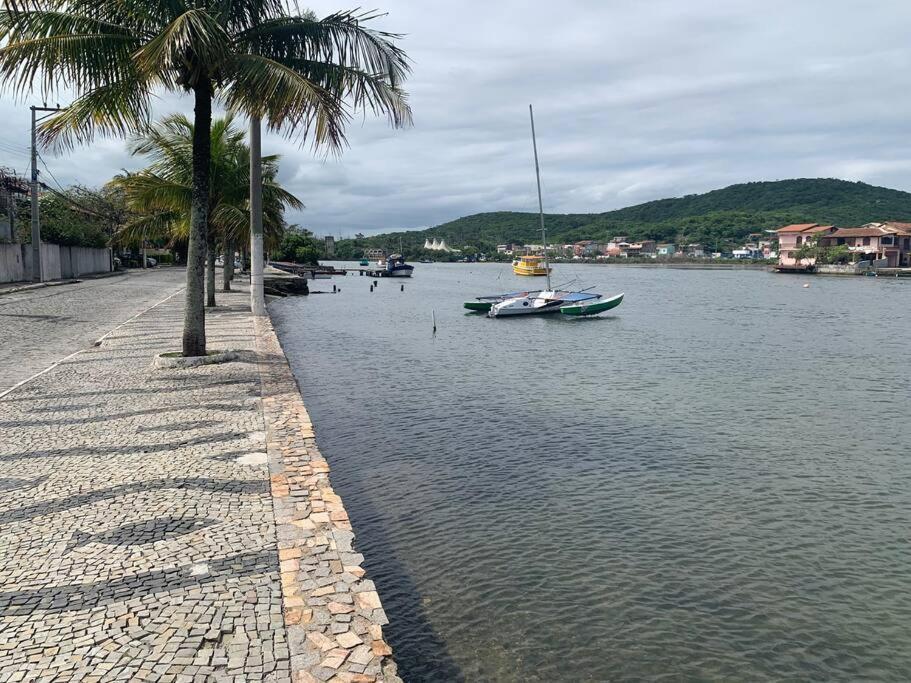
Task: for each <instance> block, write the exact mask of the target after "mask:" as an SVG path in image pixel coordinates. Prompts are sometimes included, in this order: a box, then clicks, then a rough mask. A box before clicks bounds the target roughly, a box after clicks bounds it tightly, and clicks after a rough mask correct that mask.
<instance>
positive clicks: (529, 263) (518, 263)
mask: <svg viewBox="0 0 911 683" xmlns="http://www.w3.org/2000/svg"><path fill="white" fill-rule="evenodd" d="M512 272H513V273H515V274H516V275H529V276H546V275H550V273H551V267H550V266H549V265H548V263H547V261H546V260H545V259H544V257H543V256H531V255H529V256H520V257H519V258H517V259H516V260H515V261H513V262H512Z"/></svg>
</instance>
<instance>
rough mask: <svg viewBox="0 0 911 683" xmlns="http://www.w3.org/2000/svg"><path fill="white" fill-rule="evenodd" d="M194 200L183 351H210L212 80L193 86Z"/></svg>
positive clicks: (202, 353)
mask: <svg viewBox="0 0 911 683" xmlns="http://www.w3.org/2000/svg"><path fill="white" fill-rule="evenodd" d="M193 92H194V95H195V99H196V103H195V105H196V106H195V110H194V111H195V119H194V128H193V204H192V207H191V209H190V243H189V246H188V249H187V293H186V307H185V310H184V322H183V355H184V356H205V355H206V309H205V306H204V305H203V304H204V300H203V279H204V270H205V262H206V233H207V227H208V224H209V161H210V158H211V155H212V138H211V128H212V86H211V84H210V83H209V82H208V81H204V82H202V83H199V84H197V85H196V87H195V88H194V89H193Z"/></svg>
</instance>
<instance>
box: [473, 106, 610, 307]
mask: <svg viewBox="0 0 911 683" xmlns="http://www.w3.org/2000/svg"><path fill="white" fill-rule="evenodd" d="M528 115H529V118H530V119H531V141H532V147H533V149H534V155H535V179H536V180H537V185H538V219H539V221H540V223H541V240H542V242H543V244H544V255H543V256H531V255H528V256H522V257H520V258H519V259H517V260H516V261H514V262H513V272H514V273H516V274H518V275H539V274H540V275H543V276H544V277H545V278H546V283H547V286H546V287H545V289H543V290H541V291H537V292H521V293H518V294H517V295H514V296H509V295H503V297H501V298H500V299H499V300H497V297H478V300H477V302H467V303H466V304H465V308H468V309H470V310H475V311H481V310H484V307H485V306H486V305H487V303H488V302H489V303H490V306H489V309H488V311H487V315H488V317H490V318H500V317H506V316H514V315H535V314H543V313H557V312H563V313H565V314H566V315H573V316H586V315H596V314H598V313H600V312H602V311H606V310H610V309H611V308H614V307H615V306H618V305H619V304H620V302H621V301H623V294H618V295H616V296H613V297H611V298H609V299H607V300H604V301H600V300H601V295H600V294H595V293H593V292H590V291H588V290H589V289H591V288H590V287H589V288H587V289H582V290H579V291H574V292H573V291H563V290H557V289H554V288H552V287H551V284H550V264H549V263H548V262H547V230H546V229H545V227H544V201H543V199H542V197H541V170H540V167H539V165H538V143H537V140H536V139H535V117H534V112H533V111H532V107H531V105H528ZM542 261H543V264H542ZM539 268H540V270H541V271H542V272H537V271H538V269H539Z"/></svg>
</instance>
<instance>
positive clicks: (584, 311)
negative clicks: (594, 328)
mask: <svg viewBox="0 0 911 683" xmlns="http://www.w3.org/2000/svg"><path fill="white" fill-rule="evenodd" d="M622 302H623V295H622V294H618V295H617V296H612V297H611V298H610V299H603V300H601V301H595V302H594V303H590V304H579V305H577V306H564V307H563V308H561V309H560V313H563V314H564V315H575V316H585V315H598V314H599V313H603V312H604V311H609V310H610V309H612V308H616V307H617V306H619V305H620V304H621V303H622Z"/></svg>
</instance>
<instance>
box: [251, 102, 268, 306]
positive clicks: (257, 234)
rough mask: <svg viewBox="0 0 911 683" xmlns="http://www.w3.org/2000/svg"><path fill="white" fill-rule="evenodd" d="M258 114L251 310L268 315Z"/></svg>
mask: <svg viewBox="0 0 911 683" xmlns="http://www.w3.org/2000/svg"><path fill="white" fill-rule="evenodd" d="M260 129H261V122H260V119H259V117H258V116H251V117H250V311H251V312H252V313H253V315H266V297H265V294H264V293H263V164H262V133H261V130H260Z"/></svg>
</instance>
